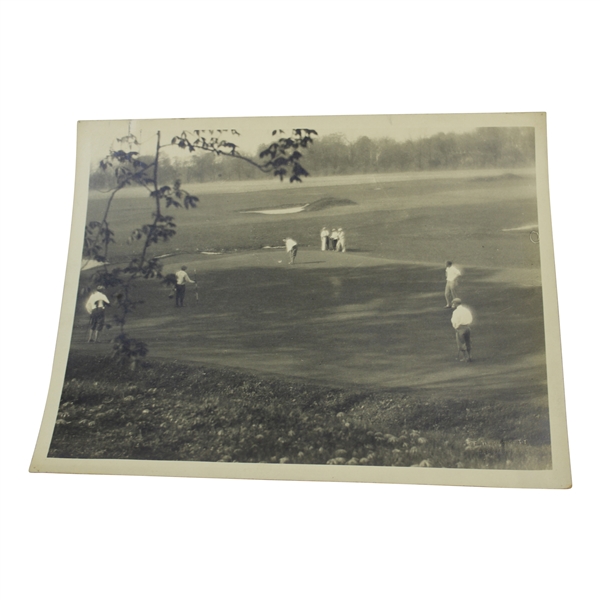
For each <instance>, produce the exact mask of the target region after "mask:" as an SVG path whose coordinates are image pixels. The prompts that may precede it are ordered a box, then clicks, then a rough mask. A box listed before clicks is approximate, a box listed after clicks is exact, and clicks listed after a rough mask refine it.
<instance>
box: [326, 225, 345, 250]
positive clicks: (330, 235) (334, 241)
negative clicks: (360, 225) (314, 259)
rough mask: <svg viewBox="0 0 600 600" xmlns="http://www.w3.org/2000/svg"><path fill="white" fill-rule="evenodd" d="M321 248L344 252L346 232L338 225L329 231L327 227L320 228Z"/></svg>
mask: <svg viewBox="0 0 600 600" xmlns="http://www.w3.org/2000/svg"><path fill="white" fill-rule="evenodd" d="M321 250H322V251H323V252H325V251H326V250H333V251H334V252H346V232H345V231H344V230H343V229H342V228H341V227H338V228H337V229H336V228H335V227H334V228H333V229H332V230H331V231H329V228H328V227H323V228H322V229H321Z"/></svg>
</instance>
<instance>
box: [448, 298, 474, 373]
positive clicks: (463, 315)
mask: <svg viewBox="0 0 600 600" xmlns="http://www.w3.org/2000/svg"><path fill="white" fill-rule="evenodd" d="M452 308H453V309H454V312H453V313H452V319H451V323H452V327H454V331H455V332H456V345H457V346H458V354H457V356H456V358H457V360H461V361H463V360H465V359H466V361H467V362H471V328H470V327H469V325H471V323H472V322H473V314H472V313H471V311H470V310H469V309H468V308H467V307H466V306H463V304H462V300H461V299H460V298H454V300H452Z"/></svg>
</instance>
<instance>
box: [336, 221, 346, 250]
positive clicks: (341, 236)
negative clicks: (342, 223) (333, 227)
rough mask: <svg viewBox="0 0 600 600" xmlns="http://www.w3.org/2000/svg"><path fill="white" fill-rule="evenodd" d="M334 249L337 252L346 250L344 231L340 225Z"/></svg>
mask: <svg viewBox="0 0 600 600" xmlns="http://www.w3.org/2000/svg"><path fill="white" fill-rule="evenodd" d="M336 250H337V251H338V252H346V232H345V231H344V230H343V229H342V228H341V227H340V228H339V229H338V243H337V248H336Z"/></svg>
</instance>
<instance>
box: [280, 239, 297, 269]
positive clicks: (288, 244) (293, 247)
mask: <svg viewBox="0 0 600 600" xmlns="http://www.w3.org/2000/svg"><path fill="white" fill-rule="evenodd" d="M283 241H284V242H285V251H286V252H287V253H288V254H289V255H290V265H293V264H294V262H295V261H296V254H298V242H296V241H295V240H293V239H292V238H291V237H286V238H283Z"/></svg>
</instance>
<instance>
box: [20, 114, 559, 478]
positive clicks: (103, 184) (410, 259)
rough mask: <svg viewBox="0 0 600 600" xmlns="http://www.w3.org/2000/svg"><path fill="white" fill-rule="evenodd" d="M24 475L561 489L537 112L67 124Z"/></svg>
mask: <svg viewBox="0 0 600 600" xmlns="http://www.w3.org/2000/svg"><path fill="white" fill-rule="evenodd" d="M77 161H78V164H77V182H76V193H75V206H74V213H73V214H74V216H73V228H72V238H71V249H70V256H69V265H68V269H67V282H66V287H65V295H64V300H63V312H62V316H61V325H60V343H59V346H58V348H57V354H56V358H55V365H54V371H53V380H52V384H51V390H50V396H49V399H48V405H47V408H46V414H45V416H44V423H43V425H42V429H41V433H40V438H39V440H38V445H37V448H36V453H35V456H34V460H33V463H32V467H31V468H32V470H34V471H60V472H84V473H96V472H99V473H133V474H137V473H140V474H142V473H152V474H161V475H171V474H172V475H193V476H211V477H213V476H214V477H234V478H240V477H241V478H267V479H316V480H342V481H344V480H347V481H386V482H408V483H450V484H472V485H488V486H489V485H492V486H509V487H510V486H520V487H569V485H570V474H569V460H568V450H567V443H566V423H565V421H564V397H563V391H562V371H561V360H560V340H559V337H558V315H557V312H556V289H555V281H554V263H553V256H552V235H551V226H550V214H549V200H548V192H547V187H548V173H547V162H546V127H545V115H543V114H537V113H516V114H495V115H486V114H481V115H477V114H473V115H468V114H467V115H418V116H417V115H415V116H398V115H392V116H388V115H378V116H356V117H341V116H340V117H336V116H328V117H273V118H264V117H263V118H244V119H242V118H231V119H196V120H195V119H185V120H184V119H179V120H178V119H173V120H161V121H152V120H140V121H136V120H130V121H127V120H123V121H87V122H81V123H80V124H79V131H78V150H77Z"/></svg>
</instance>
